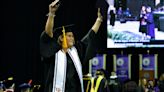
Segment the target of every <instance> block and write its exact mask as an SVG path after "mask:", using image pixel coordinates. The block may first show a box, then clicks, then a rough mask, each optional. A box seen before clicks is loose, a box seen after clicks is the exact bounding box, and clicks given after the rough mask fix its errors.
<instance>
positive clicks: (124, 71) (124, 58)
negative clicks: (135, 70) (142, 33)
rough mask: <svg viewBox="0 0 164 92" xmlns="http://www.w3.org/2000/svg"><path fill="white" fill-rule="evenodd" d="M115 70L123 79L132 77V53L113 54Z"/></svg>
mask: <svg viewBox="0 0 164 92" xmlns="http://www.w3.org/2000/svg"><path fill="white" fill-rule="evenodd" d="M113 59H114V60H113V66H114V69H113V70H114V71H116V74H117V76H118V78H119V79H120V80H121V81H125V80H126V79H130V78H131V55H130V54H129V55H113Z"/></svg>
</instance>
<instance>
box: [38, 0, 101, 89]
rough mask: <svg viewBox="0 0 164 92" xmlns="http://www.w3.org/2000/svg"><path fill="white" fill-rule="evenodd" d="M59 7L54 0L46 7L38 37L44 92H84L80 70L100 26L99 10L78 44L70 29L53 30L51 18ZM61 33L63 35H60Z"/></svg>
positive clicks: (87, 58)
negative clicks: (46, 12) (44, 69)
mask: <svg viewBox="0 0 164 92" xmlns="http://www.w3.org/2000/svg"><path fill="white" fill-rule="evenodd" d="M58 7H59V5H58V4H57V0H56V1H54V2H52V3H51V4H50V5H49V13H48V19H47V22H46V26H45V31H44V32H42V34H41V37H40V53H41V56H42V58H43V61H46V62H45V64H47V65H48V68H47V76H46V81H45V87H44V91H45V92H84V89H83V80H82V75H83V74H82V66H83V65H85V63H87V61H88V60H89V59H91V58H92V57H88V56H91V55H88V52H90V51H93V50H94V49H95V46H93V47H92V48H90V47H91V46H92V43H93V42H94V38H95V36H96V33H97V32H98V30H99V27H100V25H101V22H102V20H103V19H102V16H101V13H100V9H98V13H97V15H98V17H97V19H96V22H95V23H94V25H93V26H92V28H91V29H90V31H89V32H88V34H87V35H86V36H85V37H84V38H83V39H82V40H81V41H75V38H74V34H73V31H74V30H72V29H73V28H72V27H74V25H66V26H63V27H60V28H55V29H54V30H53V27H54V17H55V12H56V11H57V9H58ZM62 31H63V32H62Z"/></svg>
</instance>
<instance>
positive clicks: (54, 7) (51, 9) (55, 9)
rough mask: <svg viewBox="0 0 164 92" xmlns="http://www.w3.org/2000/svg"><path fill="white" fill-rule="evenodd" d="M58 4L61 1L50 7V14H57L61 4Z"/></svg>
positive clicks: (54, 2)
mask: <svg viewBox="0 0 164 92" xmlns="http://www.w3.org/2000/svg"><path fill="white" fill-rule="evenodd" d="M58 2H59V0H55V1H53V2H52V3H51V4H50V5H49V13H51V14H55V12H56V11H57V9H58V7H59V4H57V3H58Z"/></svg>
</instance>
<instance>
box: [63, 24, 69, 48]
mask: <svg viewBox="0 0 164 92" xmlns="http://www.w3.org/2000/svg"><path fill="white" fill-rule="evenodd" d="M62 32H63V43H62V48H63V49H64V50H66V49H67V48H68V46H67V40H66V36H65V28H64V26H63V30H62Z"/></svg>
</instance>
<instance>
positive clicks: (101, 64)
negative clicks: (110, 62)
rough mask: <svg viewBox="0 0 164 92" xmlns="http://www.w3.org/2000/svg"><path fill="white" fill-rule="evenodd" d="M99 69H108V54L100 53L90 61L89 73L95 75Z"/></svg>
mask: <svg viewBox="0 0 164 92" xmlns="http://www.w3.org/2000/svg"><path fill="white" fill-rule="evenodd" d="M97 69H106V54H98V55H96V57H94V58H93V59H91V60H90V61H89V73H90V74H91V75H92V76H95V73H96V70H97Z"/></svg>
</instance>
